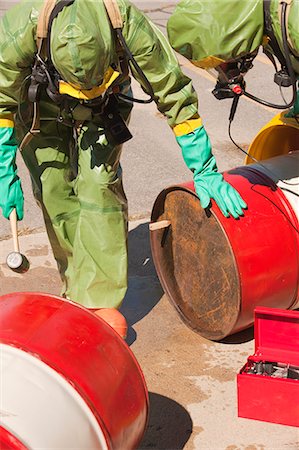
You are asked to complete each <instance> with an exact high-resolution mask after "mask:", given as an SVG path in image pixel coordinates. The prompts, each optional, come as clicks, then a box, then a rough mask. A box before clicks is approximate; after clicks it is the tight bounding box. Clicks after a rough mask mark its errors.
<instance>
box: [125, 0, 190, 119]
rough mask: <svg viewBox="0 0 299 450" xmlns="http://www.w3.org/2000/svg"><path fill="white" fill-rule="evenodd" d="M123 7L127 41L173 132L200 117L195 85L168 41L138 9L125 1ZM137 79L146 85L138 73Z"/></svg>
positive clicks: (135, 74)
mask: <svg viewBox="0 0 299 450" xmlns="http://www.w3.org/2000/svg"><path fill="white" fill-rule="evenodd" d="M119 5H120V8H121V11H122V12H124V15H125V21H124V28H123V35H124V38H125V40H126V43H127V45H128V47H129V49H130V51H131V52H132V54H133V56H134V58H135V59H136V61H137V63H138V65H139V66H140V68H141V69H142V71H143V72H144V74H145V75H146V77H147V79H148V80H149V82H150V83H151V85H152V88H153V91H154V94H155V100H156V103H157V107H158V109H159V111H160V112H161V113H162V114H164V115H165V116H166V117H167V120H168V123H169V125H170V126H171V127H172V128H173V127H174V126H176V125H178V124H180V123H182V122H184V121H186V120H188V119H191V118H192V117H194V116H196V117H198V100H197V95H196V93H195V91H194V89H193V86H192V82H191V80H190V79H189V78H188V77H187V76H185V75H184V74H183V73H182V71H181V69H180V66H179V64H178V61H177V59H176V56H175V54H174V52H173V50H172V48H171V47H170V45H169V43H168V41H167V39H166V37H165V36H164V35H163V33H162V32H161V31H160V30H159V29H158V28H157V27H156V26H155V25H154V24H153V23H152V22H151V21H150V20H149V19H148V18H147V17H146V16H145V15H144V14H143V13H142V12H141V11H139V10H138V9H137V8H136V7H135V6H134V5H132V4H130V3H129V2H124V1H120V3H119ZM133 75H134V78H136V79H137V81H138V82H139V83H140V84H141V85H143V82H142V80H141V79H140V77H139V75H138V74H137V73H136V72H135V71H134V70H133ZM143 87H144V88H146V86H143Z"/></svg>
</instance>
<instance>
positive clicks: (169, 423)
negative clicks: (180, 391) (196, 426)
mask: <svg viewBox="0 0 299 450" xmlns="http://www.w3.org/2000/svg"><path fill="white" fill-rule="evenodd" d="M149 401H150V415H149V423H148V427H147V430H146V433H145V436H144V438H143V440H142V442H141V444H140V446H139V447H138V448H139V450H144V449H149V448H152V449H159V450H169V449H171V450H180V449H183V448H184V446H185V444H186V442H187V441H188V440H189V438H190V435H191V433H192V430H193V423H192V420H191V417H190V415H189V413H188V411H187V410H186V409H185V408H184V407H183V406H182V405H180V404H179V403H177V402H175V401H174V400H171V399H170V398H168V397H165V396H164V395H159V394H155V393H153V392H150V393H149Z"/></svg>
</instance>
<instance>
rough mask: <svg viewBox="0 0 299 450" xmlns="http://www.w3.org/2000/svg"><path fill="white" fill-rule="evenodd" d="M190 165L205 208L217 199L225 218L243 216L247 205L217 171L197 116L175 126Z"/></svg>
mask: <svg viewBox="0 0 299 450" xmlns="http://www.w3.org/2000/svg"><path fill="white" fill-rule="evenodd" d="M173 131H174V133H175V135H176V140H177V142H178V144H179V146H180V147H181V149H182V154H183V158H184V161H185V163H186V165H187V167H188V168H189V169H190V170H191V171H192V172H193V180H194V186H195V191H196V193H197V195H198V197H199V200H200V203H201V205H202V207H203V208H207V207H208V206H209V205H210V202H211V199H214V200H215V202H216V203H217V205H218V206H219V208H220V210H221V211H222V213H223V215H224V216H225V217H229V215H231V216H232V217H234V218H235V219H237V218H238V217H239V216H242V215H244V213H243V209H245V208H246V207H247V205H246V203H245V202H244V200H243V199H242V198H241V196H240V194H239V193H238V192H237V191H236V190H235V189H234V188H233V187H232V186H231V185H230V184H229V183H227V182H226V181H225V180H224V178H223V176H222V174H221V173H219V172H218V169H217V164H216V160H215V157H214V156H213V154H212V149H211V143H210V139H209V136H208V135H207V133H206V131H205V129H204V127H203V125H202V122H201V119H200V118H199V117H198V116H197V117H195V118H194V119H191V120H188V121H186V122H184V123H182V124H180V125H178V126H176V127H174V129H173Z"/></svg>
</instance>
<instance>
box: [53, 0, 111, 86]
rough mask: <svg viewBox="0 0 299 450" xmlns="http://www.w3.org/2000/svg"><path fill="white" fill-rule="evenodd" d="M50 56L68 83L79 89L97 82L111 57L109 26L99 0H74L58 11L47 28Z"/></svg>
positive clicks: (94, 84) (101, 77) (109, 63)
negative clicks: (48, 30)
mask: <svg viewBox="0 0 299 450" xmlns="http://www.w3.org/2000/svg"><path fill="white" fill-rule="evenodd" d="M83 3H84V5H82V4H83ZM82 6H83V7H82ZM86 6H88V7H86ZM51 57H52V61H53V64H54V66H55V68H56V70H57V71H58V72H59V74H60V76H61V77H62V78H63V79H64V80H65V81H67V82H68V83H73V84H76V85H78V87H80V88H81V89H91V88H93V87H95V86H98V85H100V84H101V82H102V80H103V75H104V73H105V72H106V70H107V69H108V67H109V66H110V65H111V63H112V62H113V60H115V51H114V42H113V36H112V30H111V27H110V22H109V19H108V17H107V14H106V10H105V7H104V5H103V2H95V1H93V0H76V1H75V3H74V4H72V5H70V6H67V7H65V8H64V9H63V10H62V11H61V12H60V13H59V14H58V16H57V17H56V18H55V19H54V21H53V27H52V32H51Z"/></svg>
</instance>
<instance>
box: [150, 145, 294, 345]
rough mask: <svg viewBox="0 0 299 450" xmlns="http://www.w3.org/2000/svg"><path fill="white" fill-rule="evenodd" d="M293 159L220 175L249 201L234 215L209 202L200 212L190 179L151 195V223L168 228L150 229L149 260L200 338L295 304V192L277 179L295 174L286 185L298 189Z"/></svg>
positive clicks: (221, 334) (229, 330)
mask: <svg viewBox="0 0 299 450" xmlns="http://www.w3.org/2000/svg"><path fill="white" fill-rule="evenodd" d="M298 157H299V152H294V153H293V154H292V155H287V156H279V157H277V158H273V159H271V160H267V162H263V163H261V164H257V165H251V166H244V167H240V168H237V169H233V170H231V171H228V172H225V173H224V174H223V175H224V178H225V179H226V180H227V181H228V182H229V183H230V184H232V185H233V186H234V187H235V188H236V189H237V190H238V191H239V192H240V194H241V196H242V197H243V198H244V200H245V201H246V203H247V204H248V210H246V211H245V216H244V217H242V218H240V219H239V220H234V219H233V218H225V217H224V216H223V215H222V214H221V212H220V210H219V208H218V207H217V205H216V204H215V203H214V202H212V208H211V210H210V212H206V211H205V210H203V209H202V208H201V206H200V202H199V200H198V198H197V196H196V195H195V192H194V185H193V182H189V183H185V184H182V185H175V186H171V187H169V188H167V189H165V190H163V191H162V192H161V193H160V194H159V196H158V197H157V199H156V201H155V204H154V206H153V210H152V217H151V221H152V223H156V222H159V221H162V220H164V221H169V223H170V225H169V226H165V227H162V228H157V229H153V231H151V234H150V238H151V248H152V254H153V260H154V264H155V267H156V270H157V273H158V276H159V279H160V282H161V284H162V287H163V288H164V291H165V292H166V294H167V295H168V297H169V299H170V300H171V302H172V304H173V305H174V306H175V308H176V310H177V311H178V313H179V314H180V316H181V318H182V319H183V321H184V322H185V323H186V324H187V325H188V326H189V327H190V328H192V329H193V330H194V331H196V332H198V333H199V334H201V335H202V336H204V337H206V338H208V339H212V340H220V339H223V338H224V337H226V336H228V335H231V334H233V333H236V332H238V331H241V330H242V329H245V328H247V327H249V326H250V325H252V323H253V313H254V308H255V307H256V306H268V307H274V308H275V307H277V308H281V309H290V308H294V307H295V305H296V304H297V302H298V280H299V238H298V231H299V226H298V193H296V192H294V193H293V194H294V195H293V198H294V199H295V200H294V201H293V202H291V201H290V200H289V199H288V198H287V197H286V195H285V193H286V190H283V188H282V187H279V183H278V179H283V178H287V179H293V178H295V182H294V183H292V182H290V183H288V182H287V183H288V184H287V188H286V189H287V190H288V191H291V190H292V189H297V190H298V179H299V178H298V175H299V174H298V168H299V159H298ZM279 158H283V160H279ZM275 159H276V160H277V161H276V163H274V162H273V161H274V160H275ZM282 162H283V164H282ZM268 164H269V165H270V168H269V167H268V168H267V165H268ZM271 164H272V165H273V166H272V165H271ZM284 172H285V173H284ZM296 177H297V179H296ZM272 178H273V179H272ZM292 186H295V188H294V187H293V188H292ZM296 186H297V188H296ZM291 194H292V192H291ZM291 194H290V195H291ZM292 203H293V205H292ZM294 205H297V208H296V209H297V211H294Z"/></svg>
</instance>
